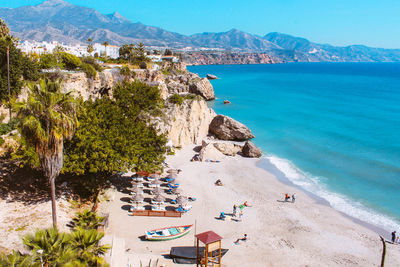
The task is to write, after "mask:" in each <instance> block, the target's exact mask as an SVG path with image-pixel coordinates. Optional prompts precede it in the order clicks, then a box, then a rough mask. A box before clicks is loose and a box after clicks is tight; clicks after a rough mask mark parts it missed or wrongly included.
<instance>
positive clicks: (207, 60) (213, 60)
mask: <svg viewBox="0 0 400 267" xmlns="http://www.w3.org/2000/svg"><path fill="white" fill-rule="evenodd" d="M183 60H184V61H185V62H186V63H187V64H188V65H230V64H273V63H280V62H281V61H280V60H279V59H276V58H273V57H271V56H270V55H268V54H266V53H239V52H190V53H185V54H184V55H183Z"/></svg>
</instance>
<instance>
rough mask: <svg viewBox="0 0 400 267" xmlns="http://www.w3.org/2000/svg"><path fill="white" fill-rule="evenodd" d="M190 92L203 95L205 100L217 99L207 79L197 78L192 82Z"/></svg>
mask: <svg viewBox="0 0 400 267" xmlns="http://www.w3.org/2000/svg"><path fill="white" fill-rule="evenodd" d="M189 92H190V93H193V94H197V95H201V96H202V97H204V99H205V100H213V99H215V94H214V88H213V87H212V85H211V83H210V81H209V80H208V79H207V78H203V79H200V78H195V79H193V80H191V81H190V84H189Z"/></svg>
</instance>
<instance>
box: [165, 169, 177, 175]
mask: <svg viewBox="0 0 400 267" xmlns="http://www.w3.org/2000/svg"><path fill="white" fill-rule="evenodd" d="M167 173H170V174H171V173H174V174H178V170H176V169H169V170H168V171H167Z"/></svg>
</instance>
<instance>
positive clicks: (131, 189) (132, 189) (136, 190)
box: [129, 186, 143, 194]
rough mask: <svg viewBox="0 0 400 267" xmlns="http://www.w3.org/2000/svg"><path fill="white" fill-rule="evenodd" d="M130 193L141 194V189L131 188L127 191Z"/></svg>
mask: <svg viewBox="0 0 400 267" xmlns="http://www.w3.org/2000/svg"><path fill="white" fill-rule="evenodd" d="M129 190H130V191H131V192H133V193H136V194H143V189H142V188H140V187H136V186H135V187H132V188H130V189H129Z"/></svg>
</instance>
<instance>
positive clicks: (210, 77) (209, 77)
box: [207, 74, 218, 80]
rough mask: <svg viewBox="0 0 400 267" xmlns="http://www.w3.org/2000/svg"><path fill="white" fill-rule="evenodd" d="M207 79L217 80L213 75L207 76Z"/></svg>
mask: <svg viewBox="0 0 400 267" xmlns="http://www.w3.org/2000/svg"><path fill="white" fill-rule="evenodd" d="M207 79H209V80H216V79H218V77H217V76H215V75H212V74H207Z"/></svg>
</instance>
